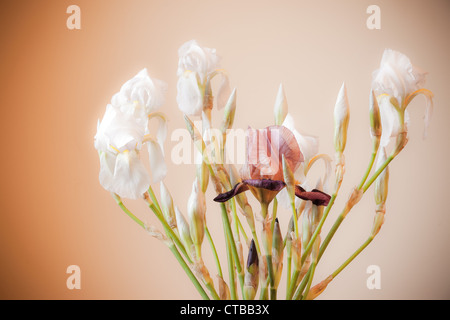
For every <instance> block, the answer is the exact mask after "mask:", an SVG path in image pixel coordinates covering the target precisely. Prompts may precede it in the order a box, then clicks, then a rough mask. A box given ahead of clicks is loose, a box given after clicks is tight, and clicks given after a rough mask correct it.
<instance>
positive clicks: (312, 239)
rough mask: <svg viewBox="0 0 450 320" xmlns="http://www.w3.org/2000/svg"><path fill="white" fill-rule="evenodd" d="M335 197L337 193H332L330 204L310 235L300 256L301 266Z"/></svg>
mask: <svg viewBox="0 0 450 320" xmlns="http://www.w3.org/2000/svg"><path fill="white" fill-rule="evenodd" d="M336 197H337V193H333V194H332V195H331V199H330V202H328V205H327V207H326V208H325V210H324V211H323V215H322V218H321V219H320V221H319V224H318V225H317V228H316V229H315V230H314V233H313V234H312V236H311V238H310V240H309V241H308V245H307V246H306V248H305V250H304V253H303V255H302V260H301V263H302V265H303V263H304V262H305V259H306V258H307V256H308V254H309V253H310V252H311V249H312V246H313V244H314V242H315V241H316V239H317V236H318V235H319V233H320V231H321V230H322V226H323V224H324V223H325V220H326V219H327V217H328V213H329V212H330V209H331V207H332V206H333V204H334V201H335V200H336Z"/></svg>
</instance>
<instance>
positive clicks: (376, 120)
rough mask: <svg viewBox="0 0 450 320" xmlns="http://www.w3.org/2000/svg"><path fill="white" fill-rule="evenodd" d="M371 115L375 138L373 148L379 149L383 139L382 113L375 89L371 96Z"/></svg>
mask: <svg viewBox="0 0 450 320" xmlns="http://www.w3.org/2000/svg"><path fill="white" fill-rule="evenodd" d="M369 108H370V109H369V115H370V134H371V136H372V139H373V149H374V151H376V150H378V147H379V145H380V140H381V133H382V127H381V114H380V107H379V106H378V101H377V98H376V97H375V93H374V92H373V91H371V92H370V97H369Z"/></svg>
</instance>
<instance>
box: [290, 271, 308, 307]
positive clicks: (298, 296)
mask: <svg viewBox="0 0 450 320" xmlns="http://www.w3.org/2000/svg"><path fill="white" fill-rule="evenodd" d="M311 271H312V269H311V267H309V269H308V272H307V273H306V274H305V276H304V277H303V279H302V282H301V283H300V285H299V286H298V289H297V292H296V293H295V295H294V297H293V300H299V299H301V298H302V293H303V290H305V287H306V284H307V283H308V282H309V276H310V274H311Z"/></svg>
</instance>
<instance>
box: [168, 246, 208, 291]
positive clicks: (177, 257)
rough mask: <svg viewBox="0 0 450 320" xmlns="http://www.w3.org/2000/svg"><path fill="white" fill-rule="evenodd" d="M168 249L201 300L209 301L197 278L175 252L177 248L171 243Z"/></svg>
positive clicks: (178, 253)
mask: <svg viewBox="0 0 450 320" xmlns="http://www.w3.org/2000/svg"><path fill="white" fill-rule="evenodd" d="M169 249H170V251H172V253H173V254H174V255H175V258H176V259H177V260H178V262H179V263H180V265H181V267H182V268H183V270H184V271H185V272H186V274H187V276H188V277H189V279H191V281H192V283H193V284H194V286H195V288H197V291H198V292H199V293H200V295H201V296H202V298H203V299H205V300H210V299H209V297H208V295H207V294H206V292H205V290H203V288H202V286H201V284H200V282H198V280H197V278H196V277H195V275H194V274H193V273H192V271H191V269H190V268H189V266H188V265H187V264H186V262H185V261H184V259H183V257H182V256H181V254H180V252H179V251H178V250H177V248H176V247H175V245H174V244H173V243H172V242H171V244H170V245H169Z"/></svg>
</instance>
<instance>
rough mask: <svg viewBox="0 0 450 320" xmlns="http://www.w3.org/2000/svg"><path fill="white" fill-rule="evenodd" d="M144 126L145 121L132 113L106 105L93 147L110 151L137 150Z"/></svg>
mask: <svg viewBox="0 0 450 320" xmlns="http://www.w3.org/2000/svg"><path fill="white" fill-rule="evenodd" d="M145 128H146V123H144V122H142V121H140V119H138V118H136V117H134V116H133V115H132V114H128V113H123V112H122V111H121V110H120V109H119V108H116V107H113V106H112V105H108V106H107V107H106V112H105V115H104V117H103V119H102V121H101V122H100V123H99V125H98V129H97V135H96V137H95V147H96V148H97V150H103V151H107V150H109V151H111V152H121V151H124V150H134V149H138V150H139V149H140V146H141V143H142V140H143V137H144V133H145Z"/></svg>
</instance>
